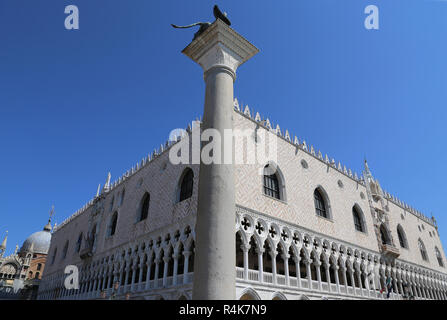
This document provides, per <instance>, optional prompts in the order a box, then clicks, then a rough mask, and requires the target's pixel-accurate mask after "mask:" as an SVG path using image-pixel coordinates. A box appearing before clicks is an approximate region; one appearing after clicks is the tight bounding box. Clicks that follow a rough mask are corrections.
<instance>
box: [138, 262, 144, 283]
mask: <svg viewBox="0 0 447 320" xmlns="http://www.w3.org/2000/svg"><path fill="white" fill-rule="evenodd" d="M139 268H140V272H138V289H137V290H138V291H140V290H141V281H143V271H144V262H143V259H141V263H140V265H139Z"/></svg>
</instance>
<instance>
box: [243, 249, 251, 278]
mask: <svg viewBox="0 0 447 320" xmlns="http://www.w3.org/2000/svg"><path fill="white" fill-rule="evenodd" d="M241 249H242V252H243V253H244V279H245V280H247V279H248V250H249V249H250V245H245V244H242V245H241Z"/></svg>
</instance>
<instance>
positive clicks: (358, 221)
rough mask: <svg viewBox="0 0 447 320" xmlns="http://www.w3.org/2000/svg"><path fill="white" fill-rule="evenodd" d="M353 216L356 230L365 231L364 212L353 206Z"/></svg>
mask: <svg viewBox="0 0 447 320" xmlns="http://www.w3.org/2000/svg"><path fill="white" fill-rule="evenodd" d="M352 217H353V218H354V226H355V230H357V231H360V232H365V227H364V224H363V219H362V214H361V213H360V212H359V209H357V207H356V206H354V207H352Z"/></svg>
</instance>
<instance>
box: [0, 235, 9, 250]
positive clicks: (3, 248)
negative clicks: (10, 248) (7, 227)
mask: <svg viewBox="0 0 447 320" xmlns="http://www.w3.org/2000/svg"><path fill="white" fill-rule="evenodd" d="M7 241H8V231H6V235H5V238H4V239H3V242H2V244H1V245H0V250H6V242H7Z"/></svg>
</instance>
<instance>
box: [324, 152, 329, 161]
mask: <svg viewBox="0 0 447 320" xmlns="http://www.w3.org/2000/svg"><path fill="white" fill-rule="evenodd" d="M324 161H325V162H326V163H330V161H329V157H328V156H327V154H326V155H325V156H324Z"/></svg>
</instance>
